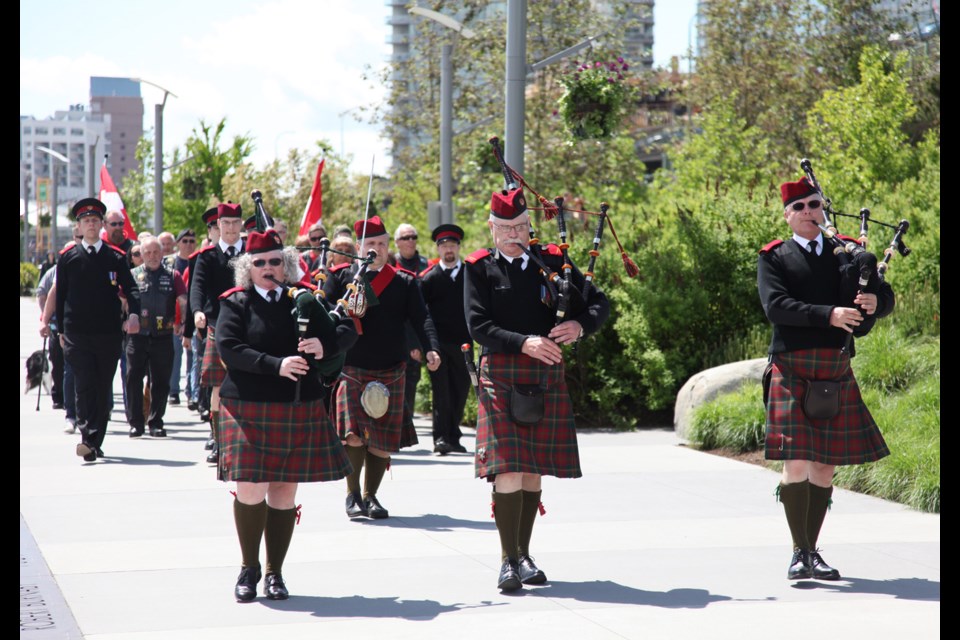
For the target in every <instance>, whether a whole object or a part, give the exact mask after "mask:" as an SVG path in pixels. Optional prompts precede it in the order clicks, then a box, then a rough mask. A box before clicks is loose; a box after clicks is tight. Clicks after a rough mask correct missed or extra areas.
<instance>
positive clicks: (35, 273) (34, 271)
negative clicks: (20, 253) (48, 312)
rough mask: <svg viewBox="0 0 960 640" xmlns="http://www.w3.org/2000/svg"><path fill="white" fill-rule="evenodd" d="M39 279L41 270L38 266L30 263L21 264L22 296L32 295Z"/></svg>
mask: <svg viewBox="0 0 960 640" xmlns="http://www.w3.org/2000/svg"><path fill="white" fill-rule="evenodd" d="M39 279H40V269H39V268H37V266H36V265H34V264H31V263H29V262H21V263H20V295H22V296H27V295H30V293H31V292H32V291H33V289H34V287H36V286H37V281H38V280H39Z"/></svg>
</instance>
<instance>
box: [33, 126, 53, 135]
mask: <svg viewBox="0 0 960 640" xmlns="http://www.w3.org/2000/svg"><path fill="white" fill-rule="evenodd" d="M35 133H36V134H37V135H38V136H45V135H47V134H48V133H50V132H49V131H48V130H47V128H46V127H37V129H36V131H35Z"/></svg>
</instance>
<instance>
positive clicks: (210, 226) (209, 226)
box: [207, 222, 217, 229]
mask: <svg viewBox="0 0 960 640" xmlns="http://www.w3.org/2000/svg"><path fill="white" fill-rule="evenodd" d="M216 226H217V223H216V222H211V223H210V224H208V225H207V229H213V228H215V227H216Z"/></svg>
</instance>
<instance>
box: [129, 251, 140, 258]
mask: <svg viewBox="0 0 960 640" xmlns="http://www.w3.org/2000/svg"><path fill="white" fill-rule="evenodd" d="M130 255H132V256H133V257H134V258H139V257H140V252H139V251H134V252H133V253H131V254H130Z"/></svg>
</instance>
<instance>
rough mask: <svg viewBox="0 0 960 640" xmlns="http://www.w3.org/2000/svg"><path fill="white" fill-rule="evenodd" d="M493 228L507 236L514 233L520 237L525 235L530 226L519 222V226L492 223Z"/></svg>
mask: <svg viewBox="0 0 960 640" xmlns="http://www.w3.org/2000/svg"><path fill="white" fill-rule="evenodd" d="M493 226H494V227H496V228H497V229H499V230H500V231H502V232H503V233H505V234H507V235H512V234H514V233H515V234H517V235H522V234H523V233H526V231H527V229H529V227H530V225H529V224H528V223H526V222H521V223H520V224H497V223H496V222H494V223H493Z"/></svg>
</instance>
